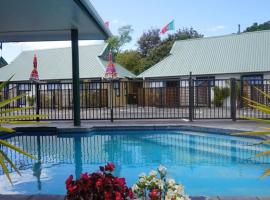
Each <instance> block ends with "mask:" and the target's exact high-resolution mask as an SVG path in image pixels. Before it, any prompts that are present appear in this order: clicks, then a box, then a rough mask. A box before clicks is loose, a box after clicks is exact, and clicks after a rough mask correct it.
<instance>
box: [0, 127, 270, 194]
mask: <svg viewBox="0 0 270 200" xmlns="http://www.w3.org/2000/svg"><path fill="white" fill-rule="evenodd" d="M6 140H7V141H8V142H10V143H12V144H15V145H17V146H19V147H21V148H22V149H23V150H25V151H27V152H29V153H31V154H33V155H35V156H36V157H37V158H38V161H35V160H31V159H30V158H27V157H25V156H23V155H21V154H17V153H16V152H14V151H12V150H10V149H7V148H5V147H0V148H1V149H2V150H3V151H5V152H6V153H7V154H8V156H10V157H11V160H12V161H13V162H14V163H15V164H16V166H17V167H18V168H19V169H20V170H21V171H22V173H23V176H24V174H29V171H32V174H33V178H35V181H34V179H32V180H31V181H30V182H31V184H30V183H29V185H28V183H27V184H26V183H25V182H24V178H22V179H21V180H20V181H18V184H17V185H19V186H18V187H16V184H15V188H10V191H20V192H25V193H54V194H59V193H64V186H61V187H60V186H59V187H60V189H59V188H53V186H51V185H50V186H49V183H50V184H55V183H56V182H59V181H61V184H62V183H64V179H65V178H66V177H67V176H68V175H69V174H74V175H75V176H76V177H77V178H78V177H79V176H80V174H81V172H83V171H93V170H96V169H98V166H99V165H102V164H104V163H106V162H114V163H115V164H116V166H117V167H116V172H115V175H120V176H126V177H127V176H130V177H131V178H130V179H128V182H130V183H132V182H134V181H135V179H136V177H137V175H138V174H139V173H140V172H142V171H140V172H136V170H139V169H140V170H141V169H145V170H147V169H150V168H151V167H156V166H158V165H159V164H163V165H165V166H168V167H169V168H170V167H171V168H175V167H177V166H179V169H180V168H181V170H182V172H183V171H185V170H187V171H189V173H194V174H196V173H198V172H199V171H200V170H202V167H204V169H205V170H206V169H207V171H208V177H207V178H209V179H211V178H213V179H214V178H216V177H215V176H214V175H212V174H211V170H213V171H212V172H213V173H214V174H215V171H214V170H216V173H217V174H218V173H220V171H219V170H220V169H221V167H223V168H224V167H225V168H226V167H235V166H249V167H250V168H252V167H253V168H254V166H255V165H256V166H261V168H264V167H265V164H269V163H270V159H269V158H268V157H260V158H257V159H251V157H253V156H254V155H255V154H257V153H259V152H262V151H264V150H266V149H268V148H269V146H267V145H262V146H251V145H250V144H252V143H254V142H256V140H255V139H248V138H243V139H238V138H235V137H230V136H217V135H215V136H213V135H208V134H198V133H190V132H180V131H177V130H175V131H170V133H169V134H168V133H166V134H165V133H164V132H163V131H144V132H143V133H140V132H138V131H129V132H128V134H126V132H124V131H122V132H121V131H120V132H113V133H112V132H102V133H101V132H94V133H89V134H76V135H72V134H61V135H52V134H46V135H39V136H36V135H21V136H15V137H11V138H8V139H6ZM130 169H133V171H131V170H130ZM190 170H191V171H190ZM209 170H210V171H209ZM223 170H224V169H223ZM241 170H242V169H241V167H238V168H237V167H236V168H235V173H237V175H236V177H237V176H241V174H240V173H242V172H241ZM248 170H249V168H248ZM248 170H247V171H248ZM225 171H226V170H225ZM24 172H25V173H24ZM182 172H178V174H174V176H176V178H177V177H179V178H181V177H180V174H181V176H184V175H183V174H182ZM233 172H234V171H232V173H233ZM0 173H1V174H3V172H1V171H0ZM202 173H203V172H202ZM248 173H249V172H248ZM44 174H46V176H45V175H44ZM255 174H256V175H258V174H259V173H258V172H257V171H256V173H254V175H255ZM43 175H44V176H43ZM212 176H213V177H212ZM127 178H128V177H127ZM252 178H254V177H252ZM1 179H3V176H1ZM182 179H185V181H187V182H186V184H187V185H188V177H186V178H185V177H184V178H183V177H182ZM27 181H29V179H27ZM202 181H205V180H202ZM34 182H36V183H35V185H36V186H35V188H36V189H34V188H31V189H30V187H33V185H34ZM43 184H45V186H43ZM58 184H59V183H58ZM26 185H28V186H26ZM62 185H64V184H62ZM20 188H21V189H20ZM198 188H199V187H198ZM59 190H60V191H59ZM191 191H192V190H191ZM197 191H198V190H197ZM1 192H2V191H1V183H0V193H1ZM195 193H196V192H193V194H195ZM206 195H209V193H207V194H206Z"/></svg>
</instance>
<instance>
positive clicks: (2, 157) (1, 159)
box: [0, 76, 46, 183]
mask: <svg viewBox="0 0 270 200" xmlns="http://www.w3.org/2000/svg"><path fill="white" fill-rule="evenodd" d="M12 77H13V76H12ZM12 77H11V78H12ZM11 78H10V79H8V80H7V81H5V82H3V83H1V84H0V92H2V90H3V89H4V88H5V87H6V86H7V85H8V83H9V81H10V80H11ZM25 96H26V94H21V95H18V96H16V97H12V98H10V99H6V100H3V101H0V132H6V133H14V132H15V130H13V129H12V128H8V127H5V126H2V125H3V124H5V125H6V124H35V123H39V124H40V122H34V121H27V122H26V121H20V119H31V118H36V117H45V116H46V115H15V114H13V115H7V114H11V113H13V112H16V111H21V110H26V109H30V108H32V107H31V106H28V107H23V108H7V109H3V108H4V107H5V106H7V105H9V104H10V103H12V102H14V101H16V100H19V99H21V98H24V97H25ZM3 114H5V116H3ZM0 145H1V146H5V147H7V148H10V149H12V150H14V151H16V152H18V153H21V154H23V155H25V156H28V157H30V158H32V159H35V158H34V157H33V156H32V155H30V154H29V153H27V152H25V151H23V150H22V149H20V148H19V147H16V146H15V145H12V144H10V143H8V142H7V141H5V140H1V139H0ZM7 164H9V165H10V167H11V168H12V169H14V170H15V171H16V172H17V173H18V174H19V175H21V174H20V172H19V170H18V169H17V168H16V166H15V164H14V163H13V162H12V161H11V159H10V158H9V157H8V156H7V154H6V153H5V152H4V151H3V150H2V149H1V148H0V166H1V168H2V170H3V172H4V174H5V175H6V177H7V178H8V180H9V182H10V183H12V181H11V178H10V174H9V170H8V167H7Z"/></svg>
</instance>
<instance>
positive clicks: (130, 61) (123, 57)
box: [116, 51, 142, 74]
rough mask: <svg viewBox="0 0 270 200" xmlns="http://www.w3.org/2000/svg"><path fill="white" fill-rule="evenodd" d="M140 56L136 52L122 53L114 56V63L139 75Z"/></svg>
mask: <svg viewBox="0 0 270 200" xmlns="http://www.w3.org/2000/svg"><path fill="white" fill-rule="evenodd" d="M141 61H142V56H141V54H140V53H138V52H137V51H124V52H122V53H119V54H118V55H117V56H116V62H117V63H119V64H120V65H122V66H125V68H126V69H128V70H129V71H131V72H133V73H135V74H139V73H140V72H141V71H142V70H141V68H142V66H141V65H142V62H141Z"/></svg>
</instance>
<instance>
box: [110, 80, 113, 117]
mask: <svg viewBox="0 0 270 200" xmlns="http://www.w3.org/2000/svg"><path fill="white" fill-rule="evenodd" d="M110 104H111V105H110V108H111V122H113V81H112V80H111V81H110Z"/></svg>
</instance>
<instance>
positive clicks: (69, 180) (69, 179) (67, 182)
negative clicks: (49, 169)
mask: <svg viewBox="0 0 270 200" xmlns="http://www.w3.org/2000/svg"><path fill="white" fill-rule="evenodd" d="M72 181H73V176H72V175H70V176H69V177H68V179H67V180H66V186H69V185H70V184H71V183H72Z"/></svg>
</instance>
